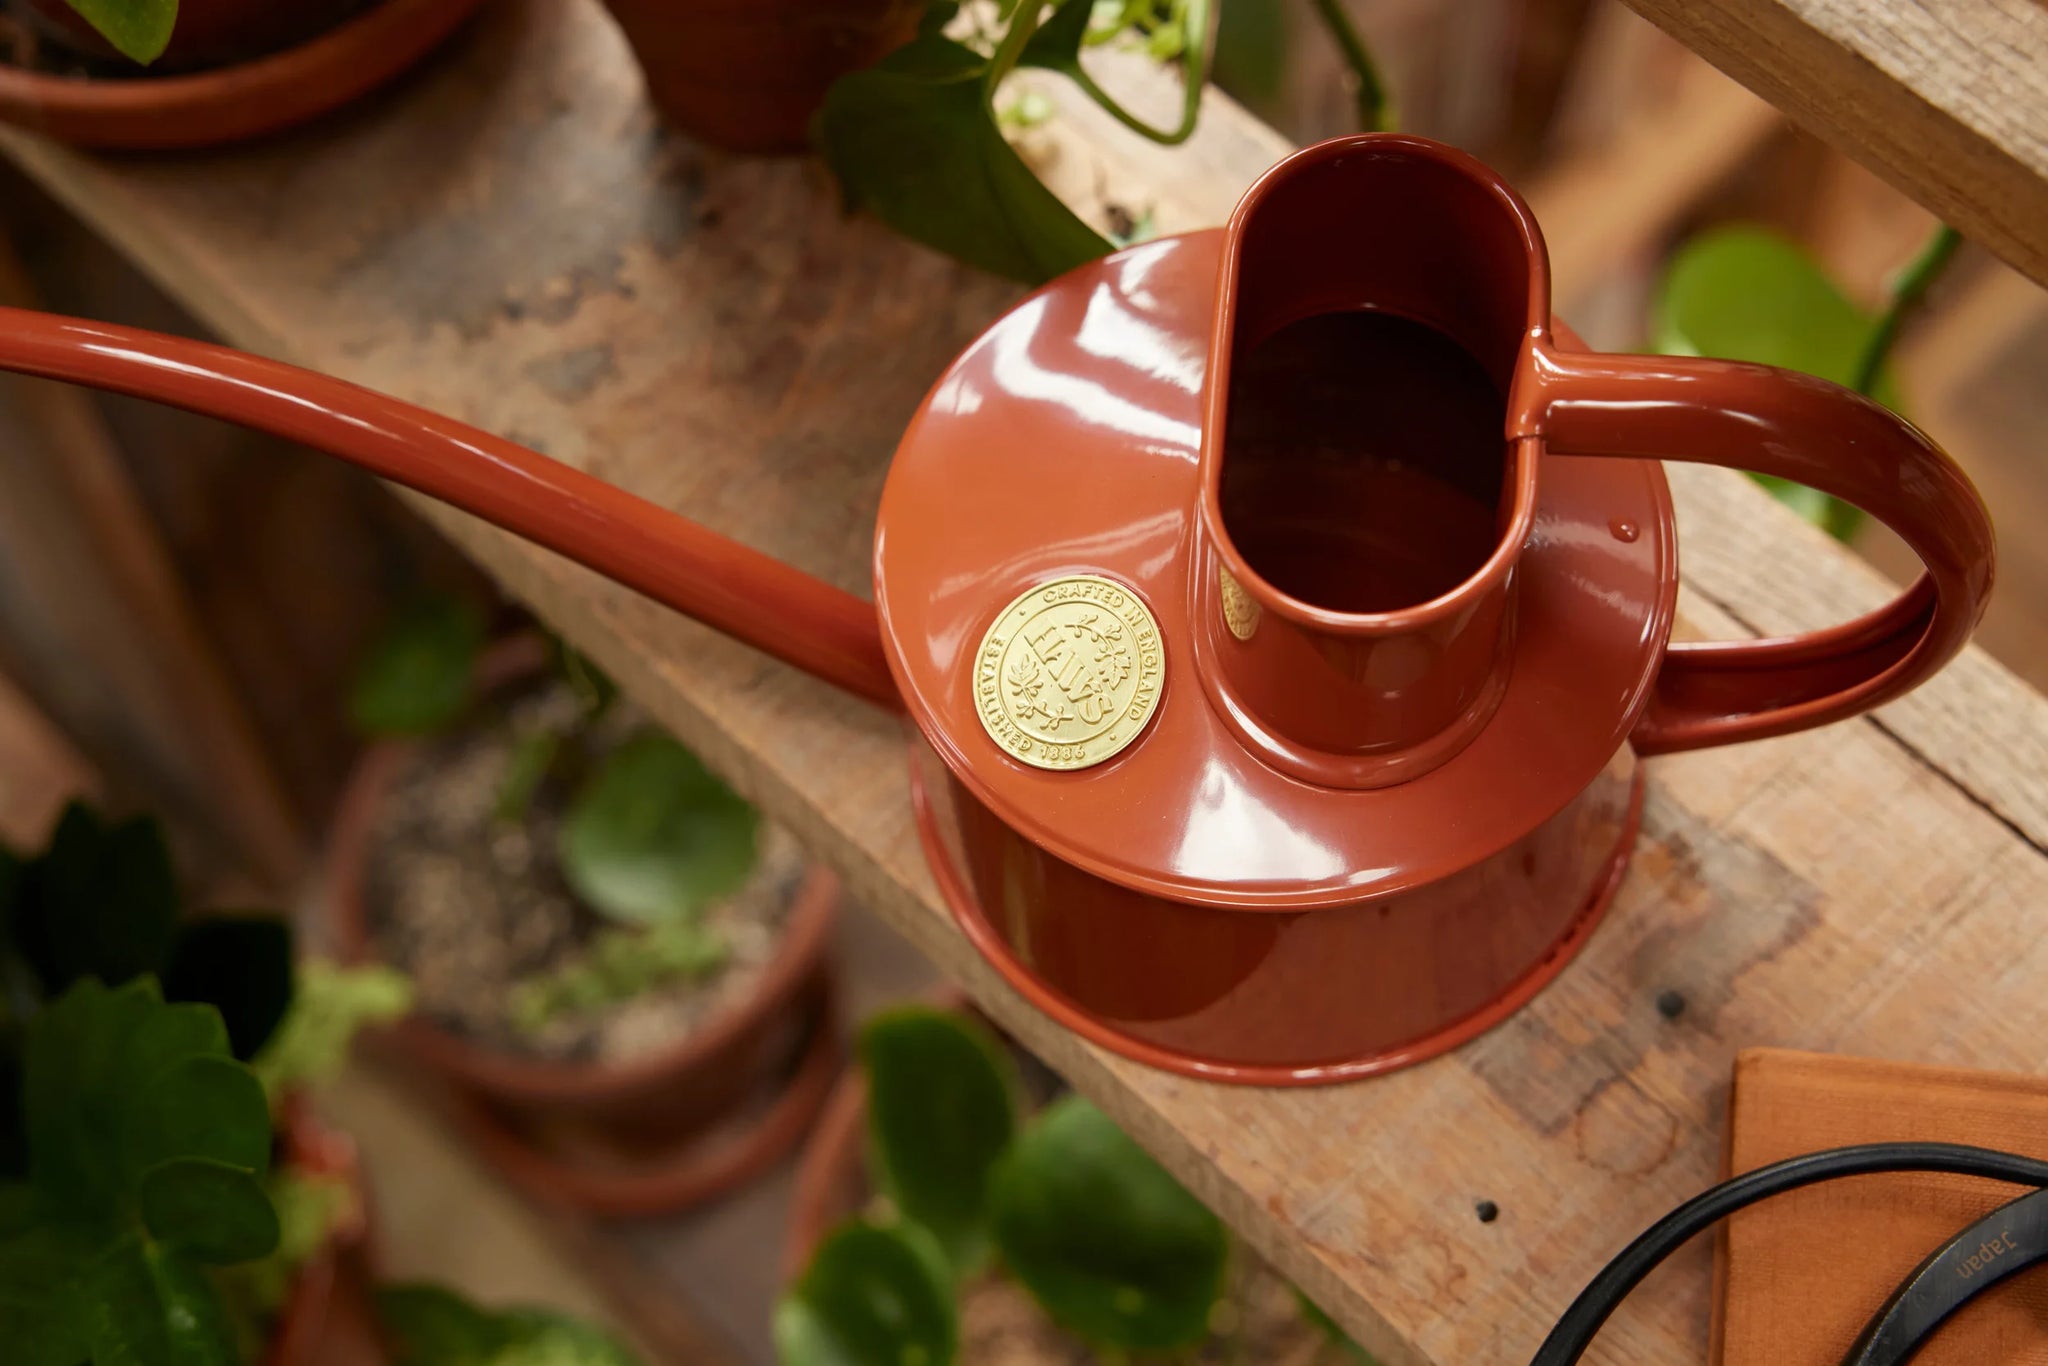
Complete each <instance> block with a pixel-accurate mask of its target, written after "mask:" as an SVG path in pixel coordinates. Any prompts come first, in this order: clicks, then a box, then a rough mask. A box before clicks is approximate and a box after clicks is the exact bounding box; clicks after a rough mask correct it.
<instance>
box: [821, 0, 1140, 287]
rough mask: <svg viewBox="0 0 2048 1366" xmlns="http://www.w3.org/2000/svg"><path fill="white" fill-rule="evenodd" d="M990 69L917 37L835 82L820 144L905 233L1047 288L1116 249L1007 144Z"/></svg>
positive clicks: (856, 194) (855, 190) (857, 191)
mask: <svg viewBox="0 0 2048 1366" xmlns="http://www.w3.org/2000/svg"><path fill="white" fill-rule="evenodd" d="M1076 3H1077V4H1078V0H1076ZM1063 12H1064V11H1063ZM986 73H987V64H986V62H985V61H984V60H983V59H982V58H981V57H980V56H979V55H978V54H976V53H974V52H973V51H972V50H971V49H968V48H965V47H963V46H961V45H960V44H957V43H951V42H948V41H947V40H946V39H943V38H936V37H927V38H921V39H919V40H918V41H916V42H914V43H911V44H910V45H909V46H908V47H906V48H904V49H902V50H900V51H899V52H898V53H896V54H895V55H894V56H893V57H892V58H891V59H890V60H889V61H887V62H884V63H883V64H882V65H880V66H877V67H873V68H870V69H868V70H866V71H856V72H854V73H852V74H851V75H847V76H843V77H841V78H840V79H839V80H838V81H836V82H835V83H834V84H833V86H832V88H831V90H830V91H828V92H827V93H826V96H825V106H824V109H823V110H822V111H821V112H820V114H819V119H818V130H819V138H820V142H821V144H822V148H823V151H824V154H825V161H826V164H827V165H829V166H830V167H831V168H832V172H833V174H834V175H836V176H838V178H839V181H840V183H841V184H842V185H843V186H844V187H845V189H846V193H847V196H848V198H849V200H850V201H852V202H854V203H857V204H859V205H861V206H863V207H865V208H867V209H868V210H869V211H870V212H872V213H873V214H874V215H875V216H876V217H878V218H880V219H881V220H882V221H883V222H884V223H887V224H888V225H889V226H890V227H892V228H894V229H895V230H896V231H897V232H900V233H902V234H903V235H904V236H906V237H909V238H912V239H913V240H915V241H918V242H922V243H924V244H925V245H926V246H929V247H934V248H936V249H938V250H939V251H942V252H944V253H945V254H946V255H948V256H951V257H953V258H954V259H956V260H959V261H964V262H966V263H967V264H968V265H971V266H976V267H978V268H980V269H982V270H986V271H990V272H992V273H994V274H997V275H1002V276H1006V277H1008V278H1010V279H1013V280H1021V281H1023V282H1025V283H1026V284H1040V283H1043V282H1044V281H1046V280H1049V279H1051V278H1052V277H1053V276H1055V275H1059V274H1061V273H1063V272H1065V271H1068V270H1071V269H1073V268H1074V267H1075V266H1078V265H1082V264H1084V263H1086V262H1088V261H1092V260H1094V259H1096V258H1097V257H1099V256H1102V255H1104V254H1105V253H1106V252H1108V251H1109V250H1110V244H1109V241H1108V239H1107V238H1105V237H1103V236H1102V234H1101V233H1098V232H1096V231H1095V230H1094V229H1093V228H1090V227H1089V226H1088V225H1087V224H1086V223H1083V222H1082V221H1081V220H1080V219H1079V218H1077V217H1075V216H1074V213H1073V211H1072V210H1071V209H1069V208H1068V207H1067V206H1066V205H1065V204H1063V203H1061V202H1060V199H1059V197H1058V196H1057V195H1055V194H1053V192H1052V191H1050V190H1048V189H1046V187H1045V186H1044V185H1043V184H1042V183H1040V181H1039V179H1038V177H1037V176H1036V175H1035V174H1033V173H1032V171H1031V168H1030V167H1028V166H1026V165H1025V164H1024V162H1023V159H1022V158H1020V157H1019V156H1018V155H1017V153H1016V151H1015V150H1014V149H1012V148H1011V146H1010V144H1009V143H1008V142H1006V141H1004V139H1003V135H1002V133H1001V131H1000V130H999V129H998V128H997V127H996V120H995V115H994V111H993V109H992V108H991V106H990V94H989V91H988V89H987V84H986V81H985V79H984V77H985V75H986Z"/></svg>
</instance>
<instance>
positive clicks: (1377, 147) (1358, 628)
mask: <svg viewBox="0 0 2048 1366" xmlns="http://www.w3.org/2000/svg"><path fill="white" fill-rule="evenodd" d="M1361 153H1363V154H1366V155H1369V156H1398V157H1402V158H1405V159H1408V160H1412V161H1419V162H1427V163H1429V164H1431V165H1434V166H1438V167H1441V168H1442V169H1444V170H1445V171H1448V172H1450V173H1451V174H1453V175H1456V176H1460V177H1462V178H1464V179H1465V180H1466V181H1468V182H1470V183H1471V185H1472V186H1473V187H1474V188H1475V189H1477V190H1479V191H1481V192H1482V193H1484V194H1485V195H1486V196H1488V197H1489V198H1491V199H1493V200H1494V201H1495V202H1496V203H1498V204H1499V205H1500V207H1501V211H1502V214H1503V215H1504V216H1505V217H1506V218H1507V219H1508V220H1509V221H1511V222H1512V223H1513V224H1514V227H1515V231H1516V234H1517V235H1518V236H1519V237H1520V238H1521V242H1522V251H1523V254H1524V258H1525V263H1526V267H1527V270H1528V281H1529V287H1528V298H1527V303H1526V314H1525V317H1524V321H1523V333H1522V358H1521V359H1519V360H1518V361H1517V364H1516V373H1517V383H1516V386H1515V387H1516V388H1517V389H1519V388H1520V387H1521V384H1520V374H1521V372H1522V371H1523V370H1525V369H1526V368H1527V364H1528V362H1527V354H1528V351H1529V348H1530V346H1531V344H1532V343H1533V342H1535V341H1536V340H1537V339H1539V338H1541V337H1543V336H1544V335H1545V334H1546V332H1547V331H1548V329H1549V328H1550V327H1551V325H1552V324H1551V318H1550V256H1549V252H1548V250H1547V248H1546V247H1545V246H1544V242H1543V230H1542V229H1541V228H1540V227H1539V226H1538V225H1537V223H1536V215H1535V214H1534V213H1533V212H1532V211H1531V210H1530V208H1529V205H1528V203H1527V201H1525V200H1524V199H1523V198H1522V197H1521V195H1519V194H1517V193H1516V192H1515V190H1514V187H1513V186H1511V185H1509V184H1508V183H1507V181H1506V180H1504V179H1502V178H1501V176H1500V175H1499V174H1498V173H1496V172H1495V171H1494V170H1492V169H1491V168H1490V167H1488V166H1487V165H1486V164H1485V163H1483V162H1481V161H1480V160H1478V158H1476V157H1473V156H1470V155H1468V154H1466V153H1464V152H1461V151H1459V150H1458V149H1457V148H1455V147H1451V146H1449V145H1447V144H1445V143H1441V142H1436V141H1433V140H1431V139H1429V138H1420V137H1415V136H1413V135H1410V134H1406V133H1355V134H1352V135H1351V136H1349V137H1341V138H1332V139H1330V140H1328V141H1326V142H1318V143H1315V144H1313V145H1312V146H1309V147H1306V148H1303V149H1302V150H1301V151H1299V152H1296V153H1294V154H1293V155H1291V156H1288V157H1285V158H1283V159H1281V160H1280V161H1279V162H1277V163H1275V164H1274V165H1273V166H1271V167H1269V168H1267V170H1266V172H1265V174H1263V175H1261V176H1260V177H1259V178H1258V179H1257V180H1255V181H1253V182H1252V186H1251V188H1250V189H1248V190H1246V191H1245V192H1244V195H1243V197H1242V198H1240V199H1239V200H1238V201H1237V207H1236V208H1235V209H1233V210H1232V211H1231V214H1230V222H1229V225H1228V227H1227V228H1226V229H1225V231H1224V236H1223V258H1222V261H1221V262H1220V264H1219V267H1218V272H1219V273H1218V277H1217V278H1218V280H1219V281H1220V284H1219V286H1218V289H1217V294H1216V320H1215V323H1214V325H1213V327H1212V329H1211V332H1210V336H1209V357H1210V364H1209V367H1208V369H1207V370H1206V371H1205V372H1204V375H1203V388H1204V391H1205V392H1204V393H1203V396H1202V453H1201V467H1202V475H1201V501H1202V507H1201V515H1200V516H1199V517H1198V518H1197V519H1196V521H1195V526H1194V528H1193V529H1192V534H1196V535H1198V536H1199V537H1200V538H1201V539H1203V540H1205V541H1206V542H1207V543H1208V545H1209V548H1210V549H1211V550H1212V551H1214V553H1215V554H1216V557H1217V558H1218V559H1220V560H1221V561H1222V562H1223V564H1224V567H1225V568H1226V569H1228V570H1229V571H1230V575H1231V577H1232V578H1234V579H1236V580H1237V581H1238V583H1239V584H1240V585H1241V586H1242V587H1243V588H1244V590H1245V591H1246V592H1247V593H1249V594H1250V595H1251V596H1252V597H1254V598H1256V599H1257V600H1258V601H1259V604H1260V605H1261V606H1263V607H1264V608H1265V609H1266V610H1268V611H1270V612H1273V613H1275V614H1276V615H1278V616H1280V617H1282V618H1284V619H1286V620H1288V621H1292V622H1294V623H1296V624H1297V625H1301V626H1307V627H1311V628H1313V629H1315V630H1319V631H1324V632H1329V633H1332V634H1341V635H1354V636H1386V635H1405V634H1408V633H1410V632H1413V631H1416V630H1418V629H1420V628H1422V627H1425V626H1430V625H1434V624H1436V623H1438V622H1442V621H1445V620H1447V619H1450V618H1453V617H1456V616H1458V615H1460V614H1462V613H1465V612H1468V611H1471V610H1472V609H1473V608H1474V607H1475V605H1476V604H1477V603H1478V601H1479V600H1480V599H1481V598H1483V597H1485V596H1486V595H1487V594H1489V593H1492V592H1493V591H1495V590H1496V589H1497V588H1499V587H1500V586H1501V584H1502V583H1504V582H1505V581H1506V579H1507V577H1508V574H1509V573H1510V571H1511V570H1512V569H1513V568H1514V566H1515V563H1516V561H1517V559H1518V558H1519V557H1520V555H1521V552H1522V546H1523V543H1524V542H1525V541H1527V540H1528V538H1529V532H1530V529H1531V528H1532V527H1533V526H1534V525H1535V522H1536V497H1537V488H1536V466H1537V463H1538V456H1539V453H1540V452H1541V450H1542V448H1543V436H1542V434H1541V432H1526V431H1522V430H1519V428H1520V427H1521V426H1522V425H1524V424H1522V423H1520V422H1518V420H1517V413H1516V407H1515V399H1514V395H1512V394H1504V395H1502V404H1503V408H1504V410H1505V421H1506V424H1507V425H1506V428H1505V429H1504V432H1503V439H1504V440H1505V442H1506V444H1507V447H1508V450H1507V455H1506V463H1507V468H1505V469H1504V470H1503V471H1502V481H1501V498H1502V500H1503V501H1504V502H1505V503H1506V505H1507V506H1508V507H1509V508H1511V509H1512V512H1513V515H1512V516H1511V517H1510V518H1509V520H1508V521H1507V523H1506V524H1505V525H1503V526H1502V527H1501V528H1500V531H1499V533H1498V535H1497V537H1496V539H1495V541H1494V547H1493V549H1492V551H1490V552H1489V553H1488V555H1487V557H1486V560H1485V562H1484V563H1482V564H1481V565H1480V566H1479V567H1478V568H1477V569H1475V570H1473V571H1472V573H1471V574H1470V575H1468V576H1467V577H1466V578H1465V579H1464V580H1463V581H1462V582H1460V583H1459V584H1457V585H1456V586H1455V587H1453V588H1451V589H1449V590H1447V591H1445V592H1443V593H1440V594H1438V595H1437V596H1436V597H1434V598H1430V599H1428V600H1427V601H1424V602H1419V603H1411V604H1410V605H1408V606H1406V607H1399V608H1394V609H1392V610H1390V611H1383V612H1343V611H1338V610H1335V609H1333V608H1328V607H1318V606H1317V605H1315V604H1314V603H1311V602H1305V601H1303V600H1302V599H1300V598H1298V597H1295V596H1294V595H1293V594H1291V593H1288V592H1286V591H1284V590H1282V589H1280V588H1278V587H1276V586H1274V585H1273V584H1272V583H1271V582H1270V581H1268V580H1267V579H1266V578H1265V576H1264V575H1262V574H1260V573H1259V572H1258V571H1257V570H1255V569H1253V568H1252V567H1251V565H1250V564H1249V563H1248V562H1247V561H1246V560H1245V558H1244V556H1243V555H1242V554H1240V553H1239V551H1238V548H1237V543H1236V542H1235V541H1234V540H1232V539H1231V536H1230V532H1229V530H1228V529H1227V528H1226V527H1225V526H1224V524H1223V503H1222V492H1223V441H1222V433H1223V431H1224V429H1225V414H1224V408H1225V404H1226V401H1227V399H1228V397H1229V393H1228V388H1229V386H1227V385H1224V384H1219V383H1217V382H1216V377H1217V376H1218V375H1220V374H1222V373H1223V372H1224V371H1225V370H1227V369H1228V368H1229V363H1230V356H1231V350H1232V344H1233V340H1234V327H1235V324H1236V319H1237V285H1238V261H1239V258H1240V257H1241V255H1242V254H1243V251H1244V235H1245V221H1246V220H1247V219H1248V218H1250V217H1251V215H1252V214H1254V213H1256V212H1257V211H1258V209H1259V207H1260V206H1261V205H1262V204H1264V202H1265V201H1266V199H1267V197H1268V196H1270V195H1271V194H1272V193H1273V191H1274V189H1275V187H1277V186H1279V185H1281V184H1283V183H1286V182H1288V181H1290V180H1292V178H1293V177H1295V176H1296V175H1298V174H1299V173H1300V172H1301V171H1302V169H1303V168H1305V167H1309V166H1316V165H1320V164H1322V163H1323V162H1326V161H1333V160H1337V159H1339V158H1342V157H1347V156H1354V155H1358V154H1361ZM1570 344H1571V345H1572V347H1573V348H1574V349H1580V348H1579V346H1578V343H1577V342H1576V339H1574V340H1573V341H1572V342H1571V343H1570ZM1193 558H1194V560H1195V562H1196V564H1197V568H1198V571H1199V566H1200V557H1199V556H1196V557H1193Z"/></svg>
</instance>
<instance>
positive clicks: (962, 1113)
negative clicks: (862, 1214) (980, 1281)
mask: <svg viewBox="0 0 2048 1366" xmlns="http://www.w3.org/2000/svg"><path fill="white" fill-rule="evenodd" d="M860 1060H861V1065H862V1067H863V1069H864V1070H865V1071H866V1073H867V1082H868V1133H869V1137H870V1139H871V1141H872V1145H873V1155H874V1160H875V1166H876V1174H877V1176H878V1177H879V1179H880V1184H881V1186H882V1188H883V1190H884V1191H886V1192H887V1193H888V1195H889V1197H890V1198H891V1199H892V1200H894V1201H895V1204H896V1208H897V1209H898V1210H900V1211H901V1212H902V1213H903V1215H904V1217H906V1218H908V1219H912V1220H915V1221H916V1222H917V1223H918V1224H920V1225H922V1226H923V1227H925V1228H926V1229H929V1230H930V1231H931V1232H932V1234H933V1235H934V1236H935V1237H936V1238H937V1239H938V1240H939V1243H940V1245H941V1246H943V1247H944V1248H945V1250H946V1254H947V1256H948V1257H950V1258H951V1259H952V1263H953V1266H954V1268H955V1269H956V1270H958V1271H960V1272H963V1273H964V1272H966V1271H970V1270H972V1269H974V1268H976V1267H978V1266H979V1265H980V1264H981V1262H982V1261H983V1259H984V1258H985V1256H986V1254H987V1251H988V1246H989V1233H988V1214H989V1211H988V1206H989V1187H990V1182H991V1180H992V1178H993V1176H994V1173H995V1168H996V1162H997V1161H998V1159H1000V1158H1001V1157H1002V1155H1003V1152H1004V1151H1005V1150H1006V1149H1007V1148H1008V1147H1009V1146H1010V1141H1011V1140H1012V1139H1013V1138H1014V1137H1015V1136H1016V1131H1017V1106H1016V1094H1017V1081H1016V1069H1015V1068H1014V1067H1013V1066H1012V1065H1011V1063H1010V1059H1009V1055H1008V1054H1006V1053H1004V1052H1003V1051H1002V1048H1001V1047H1000V1046H999V1045H998V1044H997V1043H996V1042H995V1041H994V1040H992V1039H990V1038H989V1037H988V1036H987V1035H986V1034H985V1033H984V1032H983V1031H982V1030H980V1029H979V1028H977V1027H976V1026H974V1025H973V1024H971V1023H969V1022H968V1021H966V1020H964V1019H962V1018H961V1017H960V1016H958V1015H956V1014H953V1013H952V1012H949V1011H940V1010H930V1009H925V1008H922V1007H910V1008H907V1009H903V1010H895V1011H890V1012H888V1013H887V1014H883V1015H878V1016H876V1017H875V1018H874V1019H873V1020H871V1021H869V1023H868V1025H867V1027H866V1028H865V1029H863V1030H862V1031H861V1038H860Z"/></svg>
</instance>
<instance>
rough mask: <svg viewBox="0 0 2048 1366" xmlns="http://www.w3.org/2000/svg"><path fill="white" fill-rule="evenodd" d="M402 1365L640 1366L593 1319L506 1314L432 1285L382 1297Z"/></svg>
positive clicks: (397, 1289)
mask: <svg viewBox="0 0 2048 1366" xmlns="http://www.w3.org/2000/svg"><path fill="white" fill-rule="evenodd" d="M377 1310H378V1316H379V1318H380V1319H381V1320H382V1321H383V1325H384V1328H385V1330H386V1332H387V1333H388V1335H389V1336H390V1338H391V1340H392V1347H393V1350H394V1354H395V1355H394V1366H638V1358H637V1357H635V1356H634V1355H633V1354H632V1353H631V1352H629V1351H627V1350H626V1349H625V1348H624V1347H623V1346H621V1345H620V1344H619V1343H618V1342H617V1341H615V1340H614V1339H612V1338H611V1337H609V1336H608V1335H606V1334H605V1333H603V1332H602V1331H600V1330H599V1329H597V1328H594V1327H592V1326H591V1325H590V1324H587V1323H584V1322H582V1321H581V1320H579V1319H575V1318H571V1317H569V1316H568V1315H566V1314H556V1313H551V1312H548V1311H546V1310H539V1309H511V1310H505V1311H502V1312H498V1313H493V1312H491V1311H489V1310H485V1309H480V1308H478V1307H477V1306H476V1305H473V1304H471V1303H470V1302H469V1301H468V1300H465V1299H463V1298H462V1297H461V1296H460V1295H457V1294H455V1293H454V1292H453V1291H450V1290H446V1289H443V1288H441V1287H439V1286H432V1285H402V1286H393V1287H391V1288H389V1289H386V1290H383V1291H380V1292H379V1293H378V1295H377Z"/></svg>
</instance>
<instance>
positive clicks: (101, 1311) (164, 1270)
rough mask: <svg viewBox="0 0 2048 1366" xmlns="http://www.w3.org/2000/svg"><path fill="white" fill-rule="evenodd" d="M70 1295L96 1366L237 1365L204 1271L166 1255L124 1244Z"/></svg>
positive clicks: (230, 1333)
mask: <svg viewBox="0 0 2048 1366" xmlns="http://www.w3.org/2000/svg"><path fill="white" fill-rule="evenodd" d="M72 1293H73V1298H74V1299H75V1300H77V1301H79V1302H81V1304H82V1308H83V1319H84V1323H85V1340H86V1343H87V1345H88V1347H89V1349H90V1351H91V1353H92V1360H93V1361H94V1362H95V1363H96V1364H97V1366H130V1364H131V1363H132V1364H133V1366H241V1362H240V1360H239V1352H238V1351H237V1348H236V1342H235V1335H234V1330H233V1327H232V1325H230V1324H229V1323H228V1319H227V1315H226V1314H225V1313H224V1312H223V1311H222V1308H221V1301H220V1296H219V1294H218V1293H217V1292H216V1291H215V1290H214V1288H213V1283H212V1282H211V1281H209V1280H208V1279H207V1277H206V1272H205V1270H204V1269H203V1268H201V1267H200V1266H198V1265H196V1264H194V1263H193V1262H190V1261H187V1260H186V1259H184V1258H182V1257H179V1256H177V1255H175V1254H174V1253H172V1252H170V1251H169V1250H167V1249H165V1248H162V1247H158V1246H154V1245H152V1244H150V1243H148V1242H146V1241H144V1240H142V1239H140V1238H133V1237H130V1238H123V1239H121V1240H120V1241H118V1242H116V1243H115V1244H114V1245H113V1246H112V1247H111V1248H109V1249H108V1250H107V1251H106V1252H104V1253H102V1254H100V1256H99V1257H97V1258H96V1259H95V1260H94V1261H93V1264H92V1266H91V1267H90V1268H88V1269H87V1271H86V1273H85V1276H84V1278H83V1282H82V1284H81V1285H80V1286H79V1287H78V1288H77V1289H76V1290H74V1291H73V1292H72Z"/></svg>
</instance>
